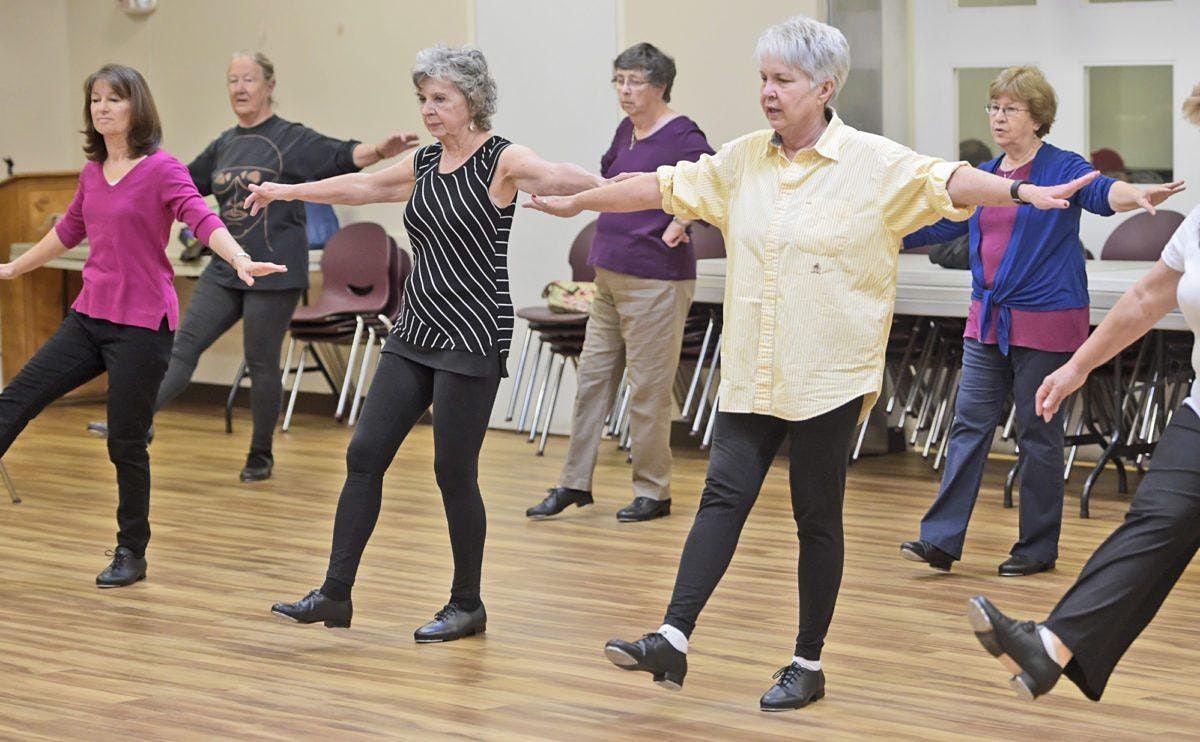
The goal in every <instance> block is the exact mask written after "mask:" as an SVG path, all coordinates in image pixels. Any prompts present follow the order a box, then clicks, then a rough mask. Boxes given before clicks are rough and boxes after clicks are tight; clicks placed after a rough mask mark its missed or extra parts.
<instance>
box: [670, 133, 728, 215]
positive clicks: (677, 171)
mask: <svg viewBox="0 0 1200 742" xmlns="http://www.w3.org/2000/svg"><path fill="white" fill-rule="evenodd" d="M730 148H731V145H729V144H727V145H725V146H724V147H722V148H721V150H720V151H719V152H717V153H716V154H715V155H704V156H702V157H701V158H700V159H699V160H697V161H695V162H686V161H684V162H679V163H676V164H675V165H663V166H662V167H660V168H659V169H658V189H659V191H660V192H661V193H662V208H663V211H665V212H667V213H668V214H674V215H676V216H679V217H682V218H684V219H701V220H703V221H706V222H708V223H709V224H712V225H714V226H716V227H718V228H720V229H722V230H723V229H725V223H726V220H727V218H728V216H729V186H730V183H731V181H732V180H733V178H732V176H731V170H732V160H733V159H734V157H732V153H731V152H730Z"/></svg>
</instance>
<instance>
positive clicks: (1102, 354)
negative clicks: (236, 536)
mask: <svg viewBox="0 0 1200 742" xmlns="http://www.w3.org/2000/svg"><path fill="white" fill-rule="evenodd" d="M1182 276H1183V274H1182V273H1180V272H1179V271H1177V270H1175V269H1173V268H1171V267H1169V266H1168V265H1167V264H1166V263H1164V262H1163V261H1161V260H1159V261H1158V262H1157V263H1155V264H1154V267H1153V268H1151V269H1150V271H1149V272H1148V273H1146V275H1144V276H1142V277H1141V278H1140V279H1138V282H1137V283H1135V284H1134V285H1133V288H1131V289H1129V290H1128V291H1126V292H1125V293H1124V294H1123V295H1122V296H1121V298H1120V299H1118V300H1117V303H1116V305H1115V306H1114V307H1113V308H1112V309H1111V310H1110V311H1109V313H1108V316H1106V317H1105V318H1104V321H1103V322H1101V323H1100V326H1099V327H1097V328H1096V331H1095V332H1093V333H1092V335H1091V337H1089V338H1088V339H1087V341H1086V342H1085V343H1084V344H1083V345H1082V346H1080V348H1079V350H1077V351H1075V355H1073V356H1071V358H1070V360H1068V361H1067V362H1066V363H1065V364H1064V365H1063V366H1062V367H1061V368H1059V369H1058V370H1057V371H1055V372H1054V373H1052V374H1050V375H1049V376H1047V377H1046V379H1045V380H1044V381H1043V382H1042V385H1041V386H1040V387H1039V388H1038V390H1037V398H1036V401H1035V404H1036V405H1037V413H1038V414H1039V415H1041V416H1042V417H1043V418H1044V419H1045V420H1046V422H1050V419H1051V418H1052V417H1053V416H1054V413H1055V412H1057V411H1058V406H1059V405H1060V404H1062V401H1063V400H1064V399H1066V398H1067V397H1068V396H1070V394H1071V393H1072V392H1074V391H1075V390H1076V389H1078V388H1079V387H1081V386H1083V382H1084V381H1086V380H1087V377H1088V374H1089V373H1091V371H1092V369H1094V368H1096V367H1097V366H1099V365H1100V364H1102V363H1104V362H1105V361H1107V360H1108V359H1110V358H1112V357H1113V356H1115V355H1116V354H1117V353H1118V352H1120V350H1121V349H1122V348H1124V347H1125V346H1127V345H1129V344H1130V343H1132V342H1133V341H1134V340H1137V339H1138V338H1140V337H1141V336H1142V335H1145V334H1146V333H1147V332H1149V331H1150V328H1152V327H1154V323H1156V322H1158V321H1159V320H1160V319H1162V318H1163V317H1164V316H1166V314H1167V312H1169V311H1171V310H1172V309H1174V308H1175V307H1176V305H1177V302H1176V299H1175V291H1176V289H1177V288H1178V287H1179V279H1180V278H1181V277H1182Z"/></svg>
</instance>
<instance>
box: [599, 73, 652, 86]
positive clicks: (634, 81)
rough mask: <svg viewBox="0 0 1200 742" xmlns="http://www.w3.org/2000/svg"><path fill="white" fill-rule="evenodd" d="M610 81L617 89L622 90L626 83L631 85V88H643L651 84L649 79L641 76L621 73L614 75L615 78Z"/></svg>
mask: <svg viewBox="0 0 1200 742" xmlns="http://www.w3.org/2000/svg"><path fill="white" fill-rule="evenodd" d="M609 82H611V83H612V86H613V87H614V88H616V89H617V90H620V89H621V88H623V87H625V86H626V85H628V86H629V89H630V90H641V89H642V88H644V87H646V86H647V85H649V84H650V81H649V80H643V79H642V78H640V77H622V76H620V75H613V78H612V79H611V80H609Z"/></svg>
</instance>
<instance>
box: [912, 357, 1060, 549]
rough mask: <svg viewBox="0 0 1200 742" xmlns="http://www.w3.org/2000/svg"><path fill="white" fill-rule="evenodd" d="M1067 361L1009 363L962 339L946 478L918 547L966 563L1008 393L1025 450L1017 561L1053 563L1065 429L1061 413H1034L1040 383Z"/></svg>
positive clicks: (1033, 359)
mask: <svg viewBox="0 0 1200 742" xmlns="http://www.w3.org/2000/svg"><path fill="white" fill-rule="evenodd" d="M1070 357H1071V354H1070V353H1052V352H1049V351H1044V350H1033V349H1031V348H1021V347H1017V346H1012V347H1010V348H1009V355H1008V356H1007V357H1005V356H1004V355H1003V354H1002V353H1001V352H1000V349H999V348H998V347H997V346H995V345H988V344H984V343H980V342H979V341H977V340H972V339H970V338H964V339H963V368H962V378H961V379H960V381H959V385H958V399H957V402H956V403H955V406H954V414H955V420H954V425H953V426H952V427H951V428H950V442H949V444H948V445H949V448H948V450H947V454H946V473H945V474H944V475H943V476H942V484H941V488H940V489H939V490H938V496H937V499H936V500H934V502H933V505H932V506H930V508H929V511H928V512H927V513H925V517H924V518H922V519H921V540H922V541H925V542H926V543H929V544H932V545H934V546H936V547H937V548H939V549H941V550H942V551H944V552H946V553H947V554H949V555H951V556H952V557H954V558H955V559H961V558H962V548H963V540H964V539H965V538H966V535H967V523H968V521H970V519H971V510H972V509H974V507H975V499H976V498H977V497H978V496H979V486H980V484H981V482H982V481H983V467H984V464H985V463H986V461H987V455H988V451H989V450H990V449H991V446H992V437H993V436H994V435H995V433H996V426H997V425H999V424H1000V416H1001V415H1002V414H1003V413H1004V401H1005V399H1006V398H1007V397H1008V393H1009V391H1010V390H1011V391H1012V395H1013V403H1014V404H1015V405H1016V409H1017V445H1018V446H1020V450H1021V500H1020V511H1021V512H1020V538H1019V540H1018V541H1017V543H1016V544H1015V545H1014V546H1013V548H1012V551H1011V553H1012V555H1013V556H1021V557H1025V558H1027V559H1034V560H1037V561H1039V562H1053V561H1055V560H1056V559H1057V558H1058V535H1059V532H1060V531H1061V530H1062V507H1063V421H1062V416H1063V414H1065V410H1064V409H1062V408H1060V409H1059V411H1058V413H1057V414H1055V416H1054V418H1053V419H1052V420H1051V421H1050V422H1046V421H1044V420H1043V419H1042V418H1041V417H1040V416H1039V415H1037V414H1036V412H1035V410H1034V396H1035V394H1036V393H1037V389H1038V387H1039V386H1040V385H1041V383H1042V379H1044V378H1045V377H1046V375H1047V374H1049V373H1051V372H1052V371H1054V370H1055V369H1057V368H1058V367H1059V366H1062V365H1063V364H1064V363H1066V361H1067V359H1068V358H1070Z"/></svg>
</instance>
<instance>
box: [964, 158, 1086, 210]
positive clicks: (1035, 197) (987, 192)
mask: <svg viewBox="0 0 1200 742" xmlns="http://www.w3.org/2000/svg"><path fill="white" fill-rule="evenodd" d="M1099 175H1100V173H1098V172H1095V171H1092V172H1090V173H1088V174H1087V175H1085V176H1083V177H1081V178H1076V179H1075V180H1072V181H1071V182H1069V183H1063V184H1060V185H1055V186H1035V185H1033V184H1032V183H1024V184H1022V185H1021V187H1020V189H1019V192H1018V195H1019V196H1020V197H1021V200H1023V201H1024V202H1025V203H1027V204H1029V205H1031V206H1033V207H1034V208H1038V209H1065V208H1067V207H1068V206H1070V205H1071V203H1070V201H1069V200H1068V199H1070V198H1071V196H1073V195H1075V192H1076V191H1078V190H1079V189H1080V188H1083V187H1084V186H1085V185H1087V184H1088V183H1091V182H1092V181H1093V180H1095V179H1096V178H1097V177H1098V176H1099ZM1012 184H1013V182H1012V181H1011V180H1008V179H1007V178H1001V177H1000V176H998V175H992V174H991V173H985V172H984V171H982V170H979V169H978V168H973V167H960V168H958V169H957V170H955V171H954V174H953V175H951V176H950V182H949V183H948V184H947V187H946V190H947V191H949V193H950V199H951V200H952V201H953V202H954V205H955V206H1012V205H1013V200H1012V195H1011V194H1010V192H1009V190H1010V189H1011V188H1012Z"/></svg>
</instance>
